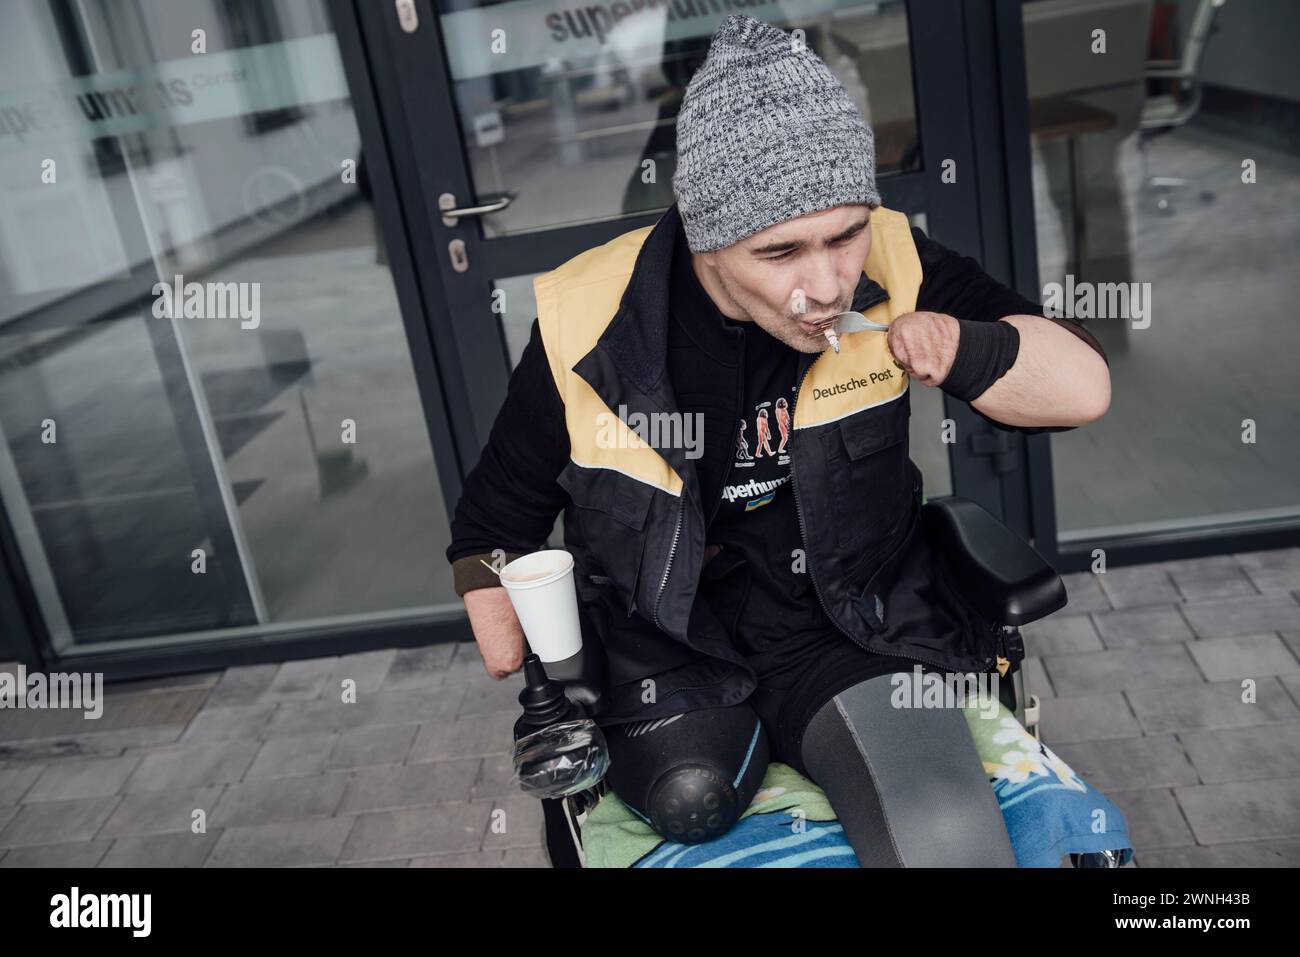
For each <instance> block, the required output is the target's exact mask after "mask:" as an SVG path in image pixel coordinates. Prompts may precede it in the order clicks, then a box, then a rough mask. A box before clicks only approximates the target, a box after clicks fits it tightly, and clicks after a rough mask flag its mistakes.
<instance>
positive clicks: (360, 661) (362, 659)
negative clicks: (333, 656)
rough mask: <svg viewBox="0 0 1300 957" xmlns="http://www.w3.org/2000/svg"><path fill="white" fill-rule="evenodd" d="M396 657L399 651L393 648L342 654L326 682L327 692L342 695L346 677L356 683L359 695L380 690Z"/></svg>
mask: <svg viewBox="0 0 1300 957" xmlns="http://www.w3.org/2000/svg"><path fill="white" fill-rule="evenodd" d="M396 657H397V651H396V649H393V648H385V649H382V650H379V651H362V652H358V653H356V654H352V655H343V656H341V657H340V658H339V659H338V664H337V665H335V667H334V671H333V673H332V674H331V675H330V678H329V681H328V682H327V683H326V686H325V693H327V694H334V695H335V696H338V695H340V694H341V693H342V691H343V682H344V680H345V679H346V680H350V681H352V682H353V683H354V684H353V686H354V687H355V688H356V690H357V692H358V694H359V695H360V694H361V693H365V692H373V691H378V690H379V689H380V688H382V687H383V686H384V679H385V678H387V677H388V670H389V669H390V668H391V667H392V666H393V661H394V659H395V658H396Z"/></svg>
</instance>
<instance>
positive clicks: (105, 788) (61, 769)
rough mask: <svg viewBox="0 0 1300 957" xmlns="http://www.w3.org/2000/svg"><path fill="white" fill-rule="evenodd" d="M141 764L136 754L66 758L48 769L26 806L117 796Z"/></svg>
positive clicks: (31, 792) (25, 801) (27, 797)
mask: <svg viewBox="0 0 1300 957" xmlns="http://www.w3.org/2000/svg"><path fill="white" fill-rule="evenodd" d="M139 763H140V757H139V755H136V754H129V755H124V756H122V757H117V758H84V759H71V758H65V759H64V760H62V761H58V762H56V763H54V764H50V765H49V766H47V767H46V768H45V772H44V773H43V774H42V775H41V776H40V779H39V780H38V781H37V782H36V784H35V785H33V786H32V789H31V790H30V791H28V792H27V794H26V796H25V797H24V798H23V803H24V804H34V803H35V802H37V801H68V800H73V799H76V798H89V797H107V796H109V795H110V794H117V793H118V792H119V791H121V790H122V785H123V784H124V783H126V779H127V778H128V777H130V776H131V772H132V771H134V770H135V768H136V765H138V764H139Z"/></svg>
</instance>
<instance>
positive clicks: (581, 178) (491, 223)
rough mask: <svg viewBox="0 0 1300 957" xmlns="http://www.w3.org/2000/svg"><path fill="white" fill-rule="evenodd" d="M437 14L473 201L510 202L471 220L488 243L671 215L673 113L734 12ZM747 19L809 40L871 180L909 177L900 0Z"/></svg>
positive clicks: (661, 8) (685, 6)
mask: <svg viewBox="0 0 1300 957" xmlns="http://www.w3.org/2000/svg"><path fill="white" fill-rule="evenodd" d="M438 6H439V8H440V9H441V10H442V17H441V21H442V31H443V39H444V43H445V46H446V51H447V58H448V61H449V64H450V69H451V75H452V79H453V81H454V83H453V89H454V94H455V99H456V106H457V110H458V112H459V115H460V118H461V128H462V130H463V131H464V149H465V151H466V154H467V158H468V163H469V167H470V170H471V173H472V176H473V183H474V191H475V197H474V199H475V201H476V202H477V201H482V200H484V199H486V198H489V197H492V196H495V195H501V194H503V193H504V194H510V195H512V196H513V197H514V201H513V202H512V203H511V205H510V206H509V207H507V208H506V209H504V210H502V211H501V212H499V213H494V214H493V215H491V216H485V217H483V218H481V219H480V220H479V222H480V223H481V224H482V227H483V230H484V233H485V235H487V236H504V235H509V234H511V233H520V232H526V231H529V230H536V229H544V228H553V227H558V226H566V225H573V224H577V223H584V222H591V221H595V220H605V219H613V218H617V217H619V216H623V215H629V214H633V213H640V212H645V211H650V210H656V209H665V208H667V207H668V206H670V205H671V204H672V202H673V192H672V177H673V172H674V171H675V169H676V165H677V161H676V153H675V150H676V141H677V133H676V122H677V111H678V109H679V107H680V105H681V99H682V96H683V95H684V94H685V92H686V87H687V84H688V83H689V82H690V78H691V76H692V75H693V74H694V73H695V70H696V69H697V68H698V67H699V65H700V64H701V63H702V62H703V61H704V57H705V55H706V54H707V52H708V47H709V40H710V38H711V37H712V35H713V33H714V31H715V30H716V29H717V26H718V24H719V23H721V22H722V20H723V19H724V18H725V16H726V15H727V13H729V12H731V11H730V10H727V9H724V8H722V7H717V8H712V7H706V6H704V5H702V4H694V3H691V2H681V0H679V2H676V3H653V4H652V3H647V4H645V5H644V6H642V7H640V8H639V9H635V10H633V9H632V7H631V5H627V4H615V5H613V7H612V8H609V9H607V8H605V7H600V6H593V7H584V8H577V7H575V8H572V9H569V8H564V7H562V6H560V7H557V6H555V5H553V4H549V3H538V2H535V0H511V2H506V3H492V4H480V5H478V6H466V5H465V4H462V3H458V2H455V0H439V4H438ZM706 10H707V12H704V11H706ZM625 11H630V12H626V15H622V14H623V13H624V12H625ZM743 12H745V13H747V14H749V15H752V16H756V17H761V18H763V19H766V20H770V21H771V22H772V23H774V24H776V25H777V26H779V27H781V28H782V29H784V30H794V29H796V28H797V29H802V30H803V31H804V41H805V42H806V43H807V44H808V46H809V47H810V48H811V49H812V50H814V51H815V52H816V53H817V55H818V56H820V57H821V58H822V59H823V60H825V61H826V63H827V65H828V66H829V67H830V68H831V69H832V70H833V71H834V72H835V73H836V75H837V76H838V77H839V79H840V81H841V82H842V83H843V84H844V86H845V89H846V90H847V91H848V92H849V94H850V96H852V97H853V99H854V101H855V102H856V103H857V105H858V109H859V110H860V111H861V113H862V115H863V117H864V118H865V119H867V121H868V122H869V123H870V124H871V125H872V127H873V129H874V132H875V136H876V162H877V167H878V170H879V172H880V173H881V174H888V173H891V172H898V171H902V170H912V169H917V168H919V163H920V156H919V151H918V147H917V137H916V112H915V106H914V101H913V95H912V69H911V59H910V52H909V48H908V39H907V12H906V6H905V4H904V3H902V2H901V0H898V2H887V3H848V2H841V3H832V2H827V0H811V2H793V3H782V4H780V5H777V4H769V5H762V4H756V5H754V6H752V7H748V8H746V9H745V10H744V11H743ZM616 16H618V17H619V18H618V19H615V17H616ZM463 205H464V204H463Z"/></svg>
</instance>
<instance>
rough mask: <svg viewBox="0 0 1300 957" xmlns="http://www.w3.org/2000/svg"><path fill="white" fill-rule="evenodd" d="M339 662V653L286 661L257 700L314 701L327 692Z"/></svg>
mask: <svg viewBox="0 0 1300 957" xmlns="http://www.w3.org/2000/svg"><path fill="white" fill-rule="evenodd" d="M338 662H339V659H338V656H337V655H336V656H334V657H329V658H305V659H302V660H299V661H286V662H284V663H283V664H281V665H280V669H279V670H278V671H277V672H276V674H275V677H274V678H273V679H272V680H271V683H270V685H268V686H267V689H266V690H265V691H263V692H262V693H261V694H260V695H259V696H258V698H257V700H258V701H259V702H267V701H275V702H280V701H313V700H315V699H316V698H319V697H320V696H321V695H322V694H323V693H324V692H325V689H326V685H327V684H328V683H329V681H330V679H331V678H332V677H333V675H334V668H335V667H336V666H337V665H338ZM336 697H337V696H336Z"/></svg>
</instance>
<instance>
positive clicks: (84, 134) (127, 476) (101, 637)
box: [0, 0, 460, 658]
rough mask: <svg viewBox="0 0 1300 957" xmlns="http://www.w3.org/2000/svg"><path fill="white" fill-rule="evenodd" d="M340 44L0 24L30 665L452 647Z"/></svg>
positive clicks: (307, 8) (7, 338)
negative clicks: (358, 643) (33, 658)
mask: <svg viewBox="0 0 1300 957" xmlns="http://www.w3.org/2000/svg"><path fill="white" fill-rule="evenodd" d="M340 12H341V14H342V16H343V17H344V19H343V20H342V21H341V22H336V15H338V14H340ZM355 33H356V25H355V22H354V21H353V20H352V19H351V10H350V8H348V7H346V6H345V5H342V4H334V5H327V4H326V2H324V0H77V2H64V0H12V2H8V3H5V4H4V5H3V9H2V10H0V205H2V206H3V209H4V214H3V216H0V501H2V502H3V511H4V517H5V520H6V521H5V523H4V525H5V526H6V528H7V533H8V534H9V535H10V536H11V537H12V543H13V547H14V549H15V552H16V554H17V555H18V556H19V557H20V558H21V561H22V565H23V577H24V578H25V580H26V582H27V594H26V596H25V597H26V600H27V602H28V603H29V604H30V605H31V606H32V607H31V608H30V609H29V617H30V618H31V619H34V620H35V621H36V622H37V623H38V627H39V630H40V631H42V632H43V636H42V639H41V641H42V643H43V645H44V646H45V648H46V654H47V656H48V657H51V658H58V657H64V658H67V657H75V656H80V655H106V654H117V653H124V652H131V653H134V654H136V655H139V654H141V653H148V652H151V651H152V652H157V651H160V650H163V649H170V650H171V651H173V652H175V651H176V650H177V649H191V650H193V649H199V648H204V649H213V648H218V649H219V648H221V647H230V646H231V644H232V643H233V644H241V645H243V646H249V645H259V646H265V645H266V643H267V639H268V638H276V637H277V636H279V637H283V638H284V639H285V640H289V639H299V638H301V639H307V640H310V639H315V638H318V637H319V636H320V635H322V634H332V633H339V634H353V633H356V632H357V631H358V630H359V629H360V630H364V629H371V630H374V629H380V628H385V627H396V626H397V625H398V624H400V623H425V624H426V625H427V623H428V622H430V621H436V620H438V619H439V618H447V617H452V618H458V617H459V613H460V605H459V601H458V600H457V599H456V596H455V595H454V593H453V592H452V589H451V584H450V582H449V581H447V580H446V576H443V575H439V574H437V570H438V569H440V568H442V567H444V565H445V562H444V559H443V557H442V551H443V549H445V547H446V544H447V542H448V540H449V533H448V519H447V514H446V507H445V504H444V503H443V501H442V499H441V497H440V488H441V482H440V478H441V477H442V474H443V473H444V472H447V473H449V474H453V475H454V473H455V471H456V466H455V459H454V456H452V455H447V456H445V457H443V462H442V465H441V466H440V465H439V464H438V462H437V461H435V454H434V450H433V443H432V441H431V435H434V436H436V435H437V434H438V430H439V429H444V428H445V418H444V416H443V414H442V411H441V408H440V407H439V406H438V404H437V403H438V400H437V394H438V392H437V386H436V383H433V384H432V385H431V386H430V387H428V388H425V389H423V390H422V389H421V387H420V386H419V385H417V379H416V375H415V366H414V363H415V362H418V361H420V358H421V355H422V354H423V351H424V350H426V349H427V341H423V340H419V339H417V340H415V343H416V345H417V346H418V348H416V349H415V350H414V352H413V347H412V340H411V339H410V335H411V330H413V329H414V330H422V329H423V328H424V320H423V316H422V315H420V314H419V302H418V298H417V297H414V296H407V295H406V294H405V292H403V291H402V290H403V283H409V282H410V278H411V277H410V275H409V270H410V267H409V257H408V255H407V253H406V250H405V249H404V248H402V246H401V243H402V241H403V240H402V230H401V227H400V224H399V223H396V222H395V221H392V219H391V217H390V219H389V221H388V222H386V223H385V224H384V228H383V229H381V228H380V224H379V220H378V219H377V217H376V213H375V206H376V202H377V201H378V199H379V198H381V193H382V192H383V190H388V191H389V194H388V195H384V196H382V198H383V199H385V200H386V201H387V202H389V203H393V202H394V199H393V197H392V196H391V186H390V185H389V180H388V179H382V180H381V179H380V177H379V175H377V174H380V173H382V174H384V175H386V171H385V170H384V169H383V167H382V164H383V163H384V162H385V160H384V159H383V158H382V156H380V157H375V156H373V155H371V152H370V148H369V145H370V143H373V142H376V141H374V139H373V134H372V136H371V138H370V140H369V141H368V142H367V143H363V139H366V137H363V135H362V133H361V128H362V127H361V123H362V121H365V122H366V123H368V124H370V125H371V127H372V128H374V123H373V119H372V117H371V116H370V113H372V112H373V106H371V105H370V101H369V100H368V99H367V96H368V92H367V88H366V86H365V75H366V70H365V65H364V62H363V61H362V59H361V54H360V48H359V47H358V46H356V43H355ZM376 159H378V161H379V163H380V164H381V165H380V169H379V170H375V169H374V168H373V167H374V166H375V162H376ZM381 183H382V188H381V185H380V184H381ZM395 240H396V242H395ZM394 263H400V264H406V265H404V266H402V267H400V268H399V267H398V266H394V265H393V264H394ZM403 269H404V270H405V273H403ZM431 426H432V428H431ZM448 462H450V465H448ZM426 633H427V631H426ZM281 656H282V657H283V654H282V655H281Z"/></svg>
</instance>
